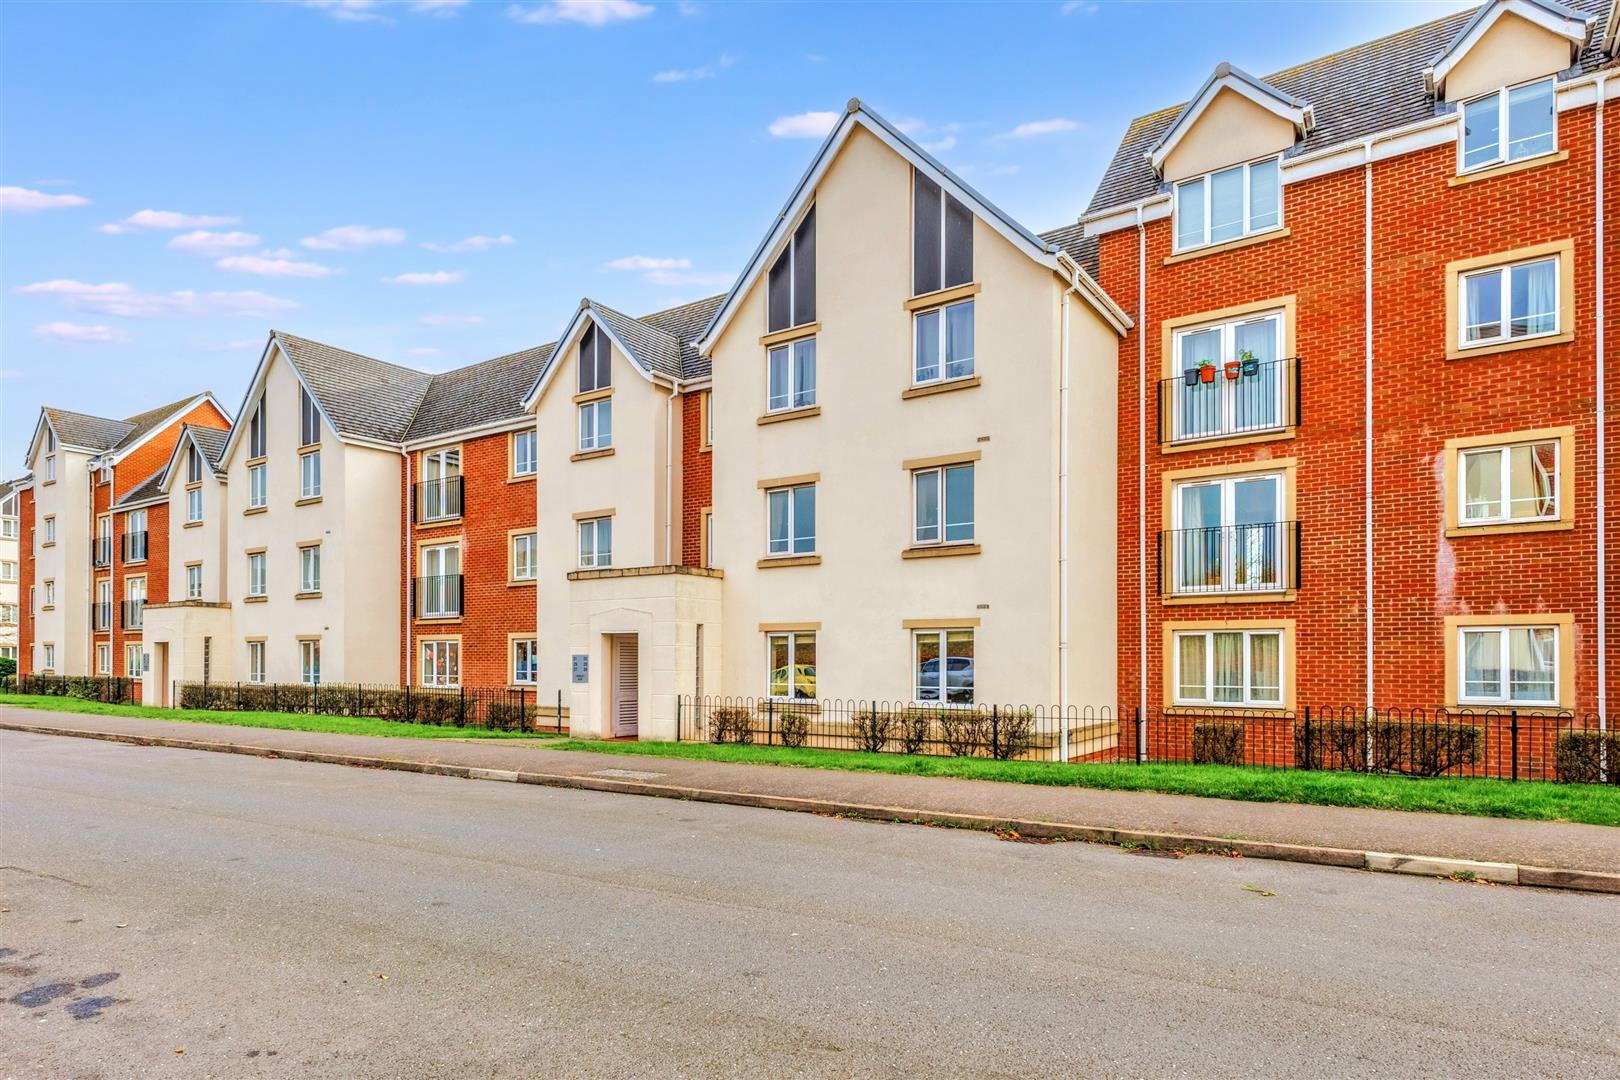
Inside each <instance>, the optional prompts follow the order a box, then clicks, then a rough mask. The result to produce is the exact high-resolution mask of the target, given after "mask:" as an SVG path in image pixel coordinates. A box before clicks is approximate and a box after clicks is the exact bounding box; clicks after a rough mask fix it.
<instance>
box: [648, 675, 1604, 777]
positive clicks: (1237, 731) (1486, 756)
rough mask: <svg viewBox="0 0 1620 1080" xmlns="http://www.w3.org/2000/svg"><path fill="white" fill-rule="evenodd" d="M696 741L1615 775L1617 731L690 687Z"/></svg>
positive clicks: (1530, 717)
mask: <svg viewBox="0 0 1620 1080" xmlns="http://www.w3.org/2000/svg"><path fill="white" fill-rule="evenodd" d="M677 710H678V711H677V725H676V727H677V738H679V739H683V740H693V741H699V742H712V743H741V744H754V745H764V746H786V747H809V748H812V749H826V750H860V751H866V752H868V753H891V754H924V755H933V756H954V757H984V758H996V759H1000V760H1023V761H1051V762H1067V763H1071V764H1137V765H1147V764H1186V765H1243V766H1253V767H1257V768H1267V769H1312V770H1323V771H1339V772H1359V773H1379V774H1391V775H1404V776H1415V777H1436V776H1446V777H1470V778H1481V779H1497V780H1558V781H1563V782H1566V783H1603V782H1607V783H1611V784H1620V731H1617V730H1615V728H1614V726H1613V725H1612V724H1611V725H1608V726H1607V727H1605V725H1604V724H1603V723H1602V722H1601V720H1600V718H1599V717H1598V716H1596V715H1593V714H1587V715H1584V716H1576V715H1575V714H1572V713H1567V712H1563V713H1550V712H1546V711H1531V712H1522V713H1521V712H1519V711H1516V710H1512V709H1500V710H1466V709H1464V710H1458V709H1451V710H1447V709H1433V710H1425V709H1375V710H1369V709H1361V708H1321V707H1313V706H1308V707H1306V708H1304V709H1303V710H1300V711H1297V712H1295V711H1280V710H1263V711H1262V710H1242V709H1202V708H1151V709H1147V710H1142V709H1138V708H1130V707H1123V708H1076V707H1071V708H1067V709H1059V708H1055V707H1049V706H1040V705H1036V706H1023V705H973V706H955V705H938V704H926V703H924V704H917V703H910V702H888V701H850V700H832V699H829V700H822V701H785V700H776V699H772V698H720V697H705V698H691V697H685V698H681V699H680V701H679V703H678V706H677Z"/></svg>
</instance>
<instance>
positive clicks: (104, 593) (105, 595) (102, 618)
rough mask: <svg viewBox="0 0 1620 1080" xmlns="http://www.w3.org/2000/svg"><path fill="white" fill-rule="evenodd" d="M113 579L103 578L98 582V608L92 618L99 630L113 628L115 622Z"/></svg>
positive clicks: (96, 628)
mask: <svg viewBox="0 0 1620 1080" xmlns="http://www.w3.org/2000/svg"><path fill="white" fill-rule="evenodd" d="M112 584H113V583H112V579H111V578H102V579H101V580H99V581H97V582H96V610H95V611H94V613H93V615H94V618H93V619H92V620H91V621H92V623H93V624H94V628H95V630H96V631H97V632H100V631H103V630H111V629H112V623H113V591H112Z"/></svg>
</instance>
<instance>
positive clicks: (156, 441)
mask: <svg viewBox="0 0 1620 1080" xmlns="http://www.w3.org/2000/svg"><path fill="white" fill-rule="evenodd" d="M184 424H195V425H196V426H198V427H211V428H219V429H221V430H223V429H225V428H228V427H230V426H231V422H230V421H229V420H227V419H226V418H225V414H224V413H222V412H220V411H219V409H218V407H216V406H215V405H214V403H213V402H211V401H204V402H202V403H201V404H200V405H197V406H195V407H193V408H192V409H190V410H189V411H187V412H186V414H185V415H184V416H182V417H180V418H179V419H178V420H176V421H174V422H173V423H172V424H170V425H169V426H168V427H166V428H164V429H163V430H162V431H159V432H158V433H157V434H155V435H153V436H152V437H151V438H149V439H147V441H146V442H144V443H142V444H141V445H140V447H138V448H137V449H136V450H135V451H134V452H133V453H131V454H130V455H129V456H128V457H125V458H123V459H122V460H121V461H119V462H118V468H117V469H115V470H114V473H115V475H114V476H113V487H114V498H115V499H122V498H123V497H124V496H125V495H128V494H129V493H130V492H131V491H133V490H135V488H137V487H138V486H140V484H141V483H142V482H143V481H145V480H146V479H147V478H148V477H150V476H151V475H152V474H153V473H155V472H157V471H158V470H159V469H161V468H163V466H164V465H166V464H168V461H169V455H170V454H172V453H174V444H175V443H176V442H178V441H179V439H180V428H181V426H182V425H184Z"/></svg>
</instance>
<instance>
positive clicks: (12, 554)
mask: <svg viewBox="0 0 1620 1080" xmlns="http://www.w3.org/2000/svg"><path fill="white" fill-rule="evenodd" d="M13 497H14V498H15V499H16V500H17V508H18V510H19V517H18V518H17V521H16V525H17V535H16V536H0V562H9V563H15V564H16V566H17V580H16V581H0V604H14V605H16V607H17V619H18V622H17V623H16V624H9V625H0V646H4V647H8V648H16V647H17V644H18V636H17V635H18V630H19V628H20V624H21V621H22V604H23V601H25V600H26V599H27V597H24V596H22V595H21V592H22V543H21V537H22V518H21V516H20V511H21V509H22V496H21V494H20V493H15V492H14V493H13ZM19 659H21V657H20V656H19Z"/></svg>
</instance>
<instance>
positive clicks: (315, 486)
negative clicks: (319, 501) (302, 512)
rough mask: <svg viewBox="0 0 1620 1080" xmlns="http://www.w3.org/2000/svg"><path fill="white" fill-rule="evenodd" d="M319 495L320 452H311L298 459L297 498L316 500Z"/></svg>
mask: <svg viewBox="0 0 1620 1080" xmlns="http://www.w3.org/2000/svg"><path fill="white" fill-rule="evenodd" d="M320 494H321V452H320V451H319V450H311V451H309V453H307V454H303V455H300V457H299V458H298V497H299V498H300V499H316V498H319V497H320Z"/></svg>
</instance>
